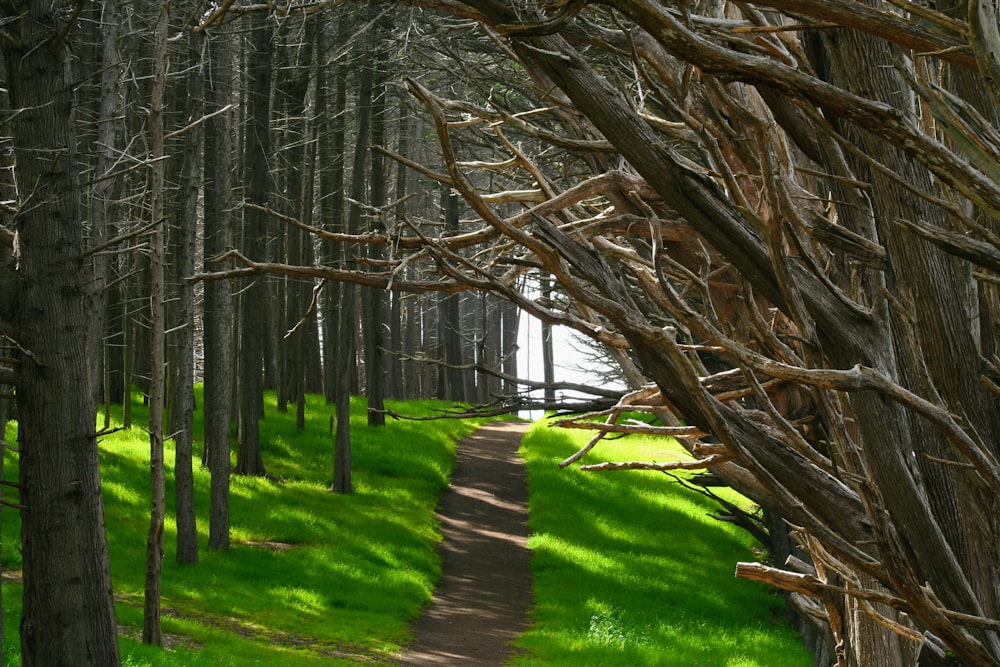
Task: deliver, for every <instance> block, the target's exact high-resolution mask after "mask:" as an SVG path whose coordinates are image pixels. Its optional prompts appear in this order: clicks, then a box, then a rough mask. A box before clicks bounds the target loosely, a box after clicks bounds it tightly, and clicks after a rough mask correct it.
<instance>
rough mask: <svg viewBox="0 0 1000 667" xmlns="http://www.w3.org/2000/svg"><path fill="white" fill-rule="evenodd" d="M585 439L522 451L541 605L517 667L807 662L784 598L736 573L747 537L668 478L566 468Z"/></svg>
mask: <svg viewBox="0 0 1000 667" xmlns="http://www.w3.org/2000/svg"><path fill="white" fill-rule="evenodd" d="M586 439H587V436H586V434H580V433H574V434H570V433H567V432H565V431H556V430H554V429H549V428H547V427H546V426H545V425H536V426H535V427H533V428H532V430H531V431H530V432H529V435H528V437H527V438H526V439H525V442H524V444H523V445H522V452H521V453H522V455H523V456H524V457H525V459H526V460H527V461H528V464H529V488H530V489H531V507H530V517H531V518H530V525H531V528H532V531H533V537H532V538H531V540H530V542H529V546H530V547H531V549H532V569H533V571H534V574H535V599H536V601H537V607H536V609H535V611H534V619H533V621H534V622H533V625H532V627H531V629H530V630H529V631H528V632H527V633H526V634H525V635H523V636H522V638H521V639H520V640H519V641H518V646H519V647H521V648H523V649H527V653H526V654H525V655H523V656H521V657H520V658H518V659H517V660H515V663H514V664H517V665H549V664H573V663H575V664H580V665H622V666H625V665H629V666H635V665H666V666H673V665H676V666H677V667H682V666H683V667H688V666H697V665H702V666H705V667H719V666H728V665H732V666H733V667H735V666H737V665H738V666H740V667H784V666H789V667H791V666H800V665H801V666H805V665H809V664H811V657H810V656H809V655H808V654H807V653H806V651H805V650H804V649H803V648H802V647H801V644H800V640H799V638H798V636H797V635H796V634H795V633H794V632H793V631H792V630H791V629H790V628H789V627H788V626H787V624H786V623H785V620H784V611H783V604H782V602H781V600H780V598H778V597H777V596H776V595H775V594H774V593H773V592H772V591H771V590H769V589H767V588H766V587H764V586H762V585H758V584H756V583H753V582H747V581H742V580H737V579H735V578H734V576H733V570H734V567H735V564H736V562H737V561H739V560H752V559H753V557H754V555H753V552H752V550H751V547H752V540H751V538H750V537H749V536H748V535H746V534H745V533H742V532H740V531H739V530H737V529H735V528H734V527H732V526H731V525H728V524H724V523H721V522H718V521H715V520H713V519H711V518H709V517H708V516H707V515H708V514H709V513H710V512H712V511H715V510H716V509H717V507H715V506H714V505H713V503H712V502H711V501H709V500H708V499H706V498H704V497H702V496H700V495H697V494H694V493H692V492H690V491H686V490H684V489H683V488H682V487H680V486H679V485H678V484H676V483H674V482H673V481H672V480H671V478H670V477H668V476H666V475H663V474H662V473H656V472H648V471H647V472H604V473H585V472H582V471H580V470H577V469H575V468H567V469H565V470H560V469H559V468H558V467H557V465H556V464H557V463H558V462H559V461H560V460H561V459H563V458H565V457H566V456H568V455H569V454H571V453H572V452H573V451H574V450H575V449H576V448H578V447H579V446H581V445H582V444H583V443H585V442H586ZM679 456H686V455H684V454H683V452H682V451H681V450H680V449H679V448H678V449H677V450H676V451H673V452H671V451H668V450H667V449H666V447H665V445H664V444H663V441H654V442H651V441H650V440H649V439H639V438H627V439H619V440H613V441H609V442H607V443H602V444H601V445H600V446H599V447H598V448H597V450H596V452H592V453H591V454H590V455H589V456H588V457H587V458H586V459H584V461H583V462H584V463H594V462H598V461H600V460H604V459H605V458H607V459H614V460H654V459H655V460H660V461H666V460H672V459H675V458H677V457H679ZM736 498H737V496H735V495H733V496H730V497H729V499H731V500H732V499H736ZM743 502H744V503H745V502H746V501H745V500H744V501H743Z"/></svg>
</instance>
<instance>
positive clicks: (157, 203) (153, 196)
mask: <svg viewBox="0 0 1000 667" xmlns="http://www.w3.org/2000/svg"><path fill="white" fill-rule="evenodd" d="M169 17H170V5H169V4H167V3H164V4H163V6H162V7H161V8H160V14H159V18H158V19H157V22H156V29H155V37H154V42H153V43H154V56H153V68H154V72H153V88H152V94H151V96H150V101H149V135H150V145H151V148H152V155H151V158H152V159H151V162H152V166H151V169H152V172H153V176H152V182H151V188H150V190H151V191H150V215H151V217H152V223H153V225H154V226H153V230H152V233H151V234H150V239H149V264H150V283H149V290H150V294H149V302H150V323H149V328H150V353H151V354H150V376H149V470H150V480H151V484H150V495H151V506H150V512H149V536H148V537H147V539H146V586H145V604H144V605H143V615H142V621H143V622H142V641H143V642H144V643H146V644H155V645H157V646H158V645H160V644H162V643H163V631H162V628H161V625H160V586H161V583H162V573H163V524H164V517H165V509H166V508H165V504H166V497H165V496H166V481H165V477H164V464H163V403H164V391H165V384H166V378H165V377H164V367H165V365H166V356H165V350H164V330H165V329H166V327H165V326H164V301H165V299H164V267H165V264H166V252H165V250H164V247H165V240H164V237H165V236H166V231H167V230H166V229H165V227H166V224H165V221H164V207H163V198H164V196H165V194H166V193H165V189H166V188H165V185H164V175H165V174H164V172H165V170H166V165H165V163H164V160H163V159H162V158H163V157H164V156H165V155H166V151H165V150H164V145H163V142H164V131H163V105H164V98H165V97H166V88H167V24H168V19H169Z"/></svg>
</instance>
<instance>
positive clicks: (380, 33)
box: [358, 8, 392, 426]
mask: <svg viewBox="0 0 1000 667" xmlns="http://www.w3.org/2000/svg"><path fill="white" fill-rule="evenodd" d="M391 31H392V13H391V10H390V9H389V8H384V9H383V10H382V15H381V16H380V17H379V18H378V20H377V21H376V22H375V26H374V29H373V31H372V33H371V35H370V39H371V41H372V42H374V46H373V47H372V51H371V56H370V63H369V64H368V65H367V67H370V68H371V74H370V76H371V77H372V83H371V88H372V90H371V96H370V99H369V100H368V101H367V106H368V107H369V111H368V115H369V116H370V121H369V123H370V128H371V129H370V138H369V137H362V136H361V134H360V132H359V136H358V142H359V143H360V142H361V141H362V140H364V141H366V142H370V143H371V144H372V145H373V146H378V147H384V146H385V137H386V126H387V124H388V118H387V112H386V106H387V104H386V102H387V95H388V89H387V88H386V81H387V79H388V77H389V72H388V69H387V68H388V62H387V61H388V57H389V56H388V40H389V33H390V32H391ZM364 76H366V75H365V74H362V77H364ZM363 104H366V102H365V101H364V100H359V105H358V106H359V109H360V108H361V106H362V105H363ZM362 113H364V112H363V111H362ZM366 148H367V147H366ZM370 155H371V158H370V166H371V177H370V179H369V193H368V196H369V205H370V206H371V207H373V209H375V210H378V211H381V210H382V208H383V207H384V206H385V205H386V201H385V200H386V190H387V188H386V170H385V158H384V157H383V155H382V153H381V152H379V151H370ZM372 225H373V227H374V228H373V229H372V231H375V232H381V233H385V232H386V231H387V230H386V229H385V221H384V216H380V217H379V218H373V220H372ZM368 259H369V260H370V261H371V262H372V263H373V264H374V265H375V266H377V265H379V264H380V263H381V262H382V261H384V260H385V250H384V249H383V248H382V246H370V247H369V249H368ZM361 318H362V321H363V327H362V329H363V331H364V335H365V337H364V341H365V342H364V352H365V397H366V398H367V399H368V425H369V426H385V352H384V349H383V348H384V347H385V333H384V330H385V327H386V296H385V291H384V290H381V289H376V288H371V287H363V288H361Z"/></svg>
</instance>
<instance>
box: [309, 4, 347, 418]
mask: <svg viewBox="0 0 1000 667" xmlns="http://www.w3.org/2000/svg"><path fill="white" fill-rule="evenodd" d="M348 19H349V15H348V13H347V12H341V13H340V15H339V16H338V18H337V30H336V34H335V36H334V40H333V45H334V47H339V46H340V45H342V44H344V43H346V41H347V39H348V38H349V36H350V32H349V31H350V26H351V23H350V21H349V20H348ZM324 38H325V39H329V37H328V36H324ZM324 43H325V42H324ZM332 50H333V49H330V51H332ZM324 51H325V49H324ZM347 68H348V63H346V62H345V61H344V59H343V58H338V59H336V60H335V61H334V62H333V63H332V64H330V65H329V66H326V67H323V68H322V70H321V73H322V74H323V76H324V84H325V85H320V86H319V93H318V95H317V98H318V99H317V108H318V109H320V110H321V113H320V122H321V123H322V124H323V125H324V129H323V130H322V131H321V132H320V144H319V150H320V152H321V154H320V164H322V165H324V168H323V170H322V172H321V174H320V183H321V190H322V192H323V200H322V209H321V210H322V212H323V223H322V224H323V227H324V228H325V229H329V230H331V231H336V232H342V231H346V229H347V228H346V218H345V216H344V209H345V206H344V204H345V201H346V200H345V197H344V171H345V160H344V156H345V147H346V135H347ZM331 88H332V90H331ZM330 105H332V108H331V109H329V110H327V108H328V106H330ZM323 261H324V262H325V263H326V264H327V265H328V266H336V267H343V265H344V252H343V247H342V246H341V245H340V244H336V245H334V244H331V243H326V244H325V245H324V246H323ZM343 289H344V287H343V285H342V284H341V283H332V284H327V285H326V287H325V288H324V300H323V324H324V330H323V363H324V368H323V389H324V392H325V394H326V402H327V403H328V404H329V403H335V402H336V397H337V392H338V391H339V390H338V386H339V384H338V375H337V373H338V372H339V363H340V362H339V359H340V357H341V355H340V349H339V348H340V344H341V342H342V336H341V331H340V323H341V321H342V320H343V315H342V313H341V312H340V307H341V305H342V304H343V302H344V300H343V294H342V292H343Z"/></svg>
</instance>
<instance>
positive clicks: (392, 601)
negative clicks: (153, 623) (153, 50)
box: [3, 396, 475, 667]
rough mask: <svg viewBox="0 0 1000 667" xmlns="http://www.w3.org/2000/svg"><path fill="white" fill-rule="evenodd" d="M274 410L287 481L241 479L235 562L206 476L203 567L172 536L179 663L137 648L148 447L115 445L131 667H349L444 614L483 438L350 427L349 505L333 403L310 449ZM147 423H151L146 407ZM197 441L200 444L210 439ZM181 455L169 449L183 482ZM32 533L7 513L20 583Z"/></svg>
mask: <svg viewBox="0 0 1000 667" xmlns="http://www.w3.org/2000/svg"><path fill="white" fill-rule="evenodd" d="M273 404H274V401H273V396H272V397H270V398H269V399H268V400H267V406H268V409H267V412H268V414H267V416H266V418H265V420H264V422H263V423H262V434H263V436H262V437H263V439H264V441H265V442H264V462H265V465H266V466H267V467H268V473H269V475H273V476H274V478H269V479H261V478H255V479H249V478H237V477H234V478H233V480H232V495H231V521H232V536H233V544H234V547H233V549H232V550H230V551H229V552H227V553H216V552H211V551H209V550H208V549H207V548H206V547H205V545H206V543H207V538H208V536H207V531H208V524H207V508H208V489H209V481H210V479H209V475H208V472H207V471H205V470H202V469H201V468H200V466H197V465H196V470H195V484H196V504H197V510H198V514H199V525H198V528H199V533H200V534H199V541H200V544H201V546H202V550H201V563H200V564H199V565H198V566H195V567H190V566H186V567H182V566H178V565H177V564H176V563H175V559H174V549H175V537H176V532H175V526H174V525H173V523H172V521H170V520H168V524H167V526H166V556H165V559H164V573H163V604H164V607H165V617H164V631H165V632H167V633H171V634H172V635H176V637H171V640H172V642H171V643H174V642H177V641H179V642H180V644H179V645H177V646H174V647H173V648H172V649H171V650H169V651H163V650H162V649H154V648H150V647H145V646H142V645H141V644H139V643H138V642H136V641H135V640H134V639H131V638H129V635H132V636H137V634H138V633H139V632H140V631H141V627H142V609H141V606H142V591H143V578H144V568H145V543H146V532H147V531H148V526H149V523H148V522H149V519H148V516H149V500H148V497H149V495H148V494H149V472H148V457H149V444H148V436H147V435H146V434H145V432H144V431H142V430H140V429H138V428H133V429H131V430H128V431H124V432H120V433H116V434H113V435H111V436H108V437H106V438H104V439H103V440H102V442H101V452H102V474H103V480H104V490H105V502H106V516H107V524H108V540H109V545H110V550H111V570H112V578H113V580H114V585H115V592H116V595H117V596H118V600H119V604H118V605H117V613H118V618H119V621H120V623H121V624H122V625H123V628H124V631H125V632H124V634H125V635H126V636H125V637H124V638H123V640H122V652H123V656H124V658H125V662H126V664H129V665H135V666H138V665H178V666H180V665H184V666H186V667H187V666H194V665H212V666H213V667H218V666H222V665H240V666H243V665H273V664H282V665H298V664H315V661H316V659H317V658H319V657H322V658H324V659H325V660H326V661H332V662H333V663H336V662H337V658H338V657H342V658H349V657H350V656H351V655H352V654H355V653H357V654H363V655H369V656H370V655H383V656H385V655H387V654H388V653H391V652H392V651H393V650H395V649H397V648H398V647H399V646H400V644H402V643H404V642H405V641H407V640H408V638H409V630H408V621H410V620H412V619H413V618H414V617H415V616H416V615H417V613H418V612H419V610H420V608H421V607H422V606H423V605H425V604H426V603H427V602H428V601H429V599H430V595H431V592H432V589H433V585H434V582H435V581H436V579H437V577H438V575H439V572H440V561H439V558H438V556H437V552H436V550H435V547H434V543H435V541H436V539H438V531H437V527H436V525H435V522H434V516H433V513H434V509H435V507H436V504H437V499H438V497H439V495H440V493H441V491H442V490H443V489H444V487H445V485H446V483H447V480H448V478H449V476H450V473H451V466H452V461H453V454H454V443H455V441H456V440H457V439H458V438H459V437H461V436H462V435H465V434H467V433H469V432H471V431H472V430H473V429H474V428H475V424H474V423H471V422H457V421H453V420H445V421H431V422H400V421H394V420H390V421H389V424H388V425H387V426H386V428H385V429H384V430H382V431H377V430H376V429H369V428H368V427H367V425H366V424H365V419H364V406H363V403H361V402H358V403H357V404H356V405H354V408H355V409H354V414H355V417H353V418H352V424H351V427H352V451H353V462H354V468H353V469H354V480H353V481H354V488H355V493H354V494H353V495H351V496H337V495H334V494H332V493H330V492H329V491H328V490H327V489H328V487H329V482H330V479H331V475H332V438H331V436H330V435H329V434H328V432H327V429H328V425H329V415H330V413H331V408H329V407H327V406H325V405H324V404H323V401H322V398H321V397H310V406H309V408H308V410H307V428H306V430H305V432H303V433H298V432H297V431H296V430H295V427H294V416H293V415H279V414H278V413H277V412H276V411H274V410H273V407H272V406H273ZM431 406H432V404H431V403H426V404H420V403H416V402H412V401H411V402H407V403H406V412H407V413H409V414H414V413H415V412H416V411H420V412H423V413H426V412H428V411H429V410H430V408H431ZM391 407H397V408H398V407H399V406H398V405H396V406H391ZM136 416H137V421H144V419H145V414H144V413H143V412H142V410H141V408H140V407H137V408H136ZM196 419H200V415H198V416H196ZM10 428H11V429H12V430H13V425H11V426H10ZM195 430H196V433H199V434H200V431H201V428H200V424H197V425H196V429H195ZM9 437H13V433H10V434H9ZM172 445H173V443H172V441H170V442H168V443H167V452H166V457H167V461H168V466H170V465H172V461H173V451H172V449H171V448H172ZM196 451H198V452H200V444H198V445H196ZM15 466H16V460H13V459H12V458H10V457H8V462H7V471H6V475H5V476H6V477H7V478H8V479H13V478H16V467H15ZM167 474H168V486H167V497H168V514H169V513H171V508H172V504H173V502H172V498H173V493H174V489H173V482H172V470H171V469H169V467H168V471H167ZM17 523H18V522H17V516H16V514H15V513H14V512H11V511H6V512H5V513H4V526H3V545H4V550H3V565H4V567H5V568H18V567H20V562H19V556H18V553H17V550H16V547H15V545H16V544H17V542H18V536H17V532H18V530H19V527H18V525H17ZM255 543H256V544H258V545H259V546H256V545H254V544H255ZM263 543H271V544H269V545H265V544H263ZM19 604H20V591H19V590H18V589H17V587H16V586H15V585H10V584H8V585H7V586H5V591H4V607H5V610H4V611H5V625H6V629H7V631H6V633H5V634H6V639H7V641H5V648H6V650H5V654H6V657H7V664H18V663H17V662H16V661H13V660H11V656H12V654H13V652H14V651H16V645H17V624H18V622H19ZM345 664H347V663H346V661H345Z"/></svg>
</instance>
